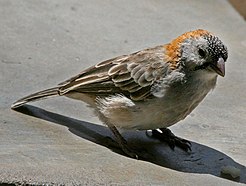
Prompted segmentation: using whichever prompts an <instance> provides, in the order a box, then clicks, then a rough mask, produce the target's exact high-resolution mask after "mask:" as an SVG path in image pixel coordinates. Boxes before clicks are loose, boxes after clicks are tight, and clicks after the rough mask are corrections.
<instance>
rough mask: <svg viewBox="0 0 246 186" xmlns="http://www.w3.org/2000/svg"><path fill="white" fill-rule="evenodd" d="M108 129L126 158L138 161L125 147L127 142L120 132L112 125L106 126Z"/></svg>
mask: <svg viewBox="0 0 246 186" xmlns="http://www.w3.org/2000/svg"><path fill="white" fill-rule="evenodd" d="M108 127H109V129H110V130H111V131H112V133H113V134H114V136H115V138H116V141H117V143H118V144H119V145H120V147H121V149H122V150H123V151H124V153H126V154H127V155H128V156H130V157H132V158H136V159H138V155H137V154H136V153H134V152H132V151H131V150H130V149H129V147H128V146H127V141H126V140H125V139H124V138H123V137H122V136H121V134H120V132H119V131H118V130H117V128H116V127H115V126H114V125H108Z"/></svg>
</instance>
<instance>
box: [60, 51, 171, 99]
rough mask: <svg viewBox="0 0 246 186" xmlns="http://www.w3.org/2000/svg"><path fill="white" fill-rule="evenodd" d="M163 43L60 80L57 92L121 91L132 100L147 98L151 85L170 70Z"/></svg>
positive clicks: (114, 92)
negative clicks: (63, 80) (61, 81)
mask: <svg viewBox="0 0 246 186" xmlns="http://www.w3.org/2000/svg"><path fill="white" fill-rule="evenodd" d="M164 50H165V49H164V47H163V46H158V47H155V48H150V49H146V50H143V51H140V52H136V53H133V54H130V55H124V56H120V57H117V58H113V59H110V60H107V61H103V62H101V63H99V64H97V65H95V66H94V67H91V68H89V69H87V70H85V71H83V72H81V73H80V74H79V75H77V76H75V77H73V78H71V79H69V80H67V81H65V82H63V83H61V84H60V89H59V91H60V94H61V95H62V94H66V93H67V92H70V91H76V92H81V93H89V94H95V95H110V94H116V93H120V94H124V95H125V96H128V97H131V98H132V99H133V100H135V101H141V100H144V99H146V98H149V97H150V96H151V95H152V94H151V86H152V85H153V84H154V83H155V82H156V81H157V80H159V79H160V78H163V77H164V76H166V75H167V74H168V73H170V68H169V63H166V62H165V57H164V53H165V52H164Z"/></svg>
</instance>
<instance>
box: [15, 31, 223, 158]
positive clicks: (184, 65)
mask: <svg viewBox="0 0 246 186" xmlns="http://www.w3.org/2000/svg"><path fill="white" fill-rule="evenodd" d="M226 60H227V49H226V47H225V45H224V44H223V43H222V41H221V40H219V38H218V37H216V36H214V35H213V34H211V33H210V32H208V31H206V30H195V31H191V32H187V33H185V34H183V35H181V36H179V37H177V38H176V39H174V40H173V41H171V42H170V43H169V44H166V45H160V46H156V47H153V48H148V49H145V50H141V51H139V52H135V53H132V54H129V55H123V56H119V57H116V58H113V59H109V60H106V61H103V62H101V63H99V64H97V65H95V66H92V67H90V68H88V69H86V70H84V71H82V72H81V73H80V74H78V75H76V76H74V77H72V78H70V79H68V80H67V81H65V82H62V83H60V84H59V85H58V86H57V87H54V88H51V89H47V90H44V91H40V92H37V93H34V94H31V95H29V96H27V97H24V98H22V99H20V100H18V101H16V102H15V103H14V104H13V105H12V108H13V109H14V108H17V107H20V106H21V105H23V104H25V103H27V102H30V101H35V100H39V99H43V98H47V97H51V96H63V95H64V96H68V97H70V98H75V99H80V100H82V101H84V102H86V103H87V104H89V105H91V107H92V108H94V109H95V110H96V112H97V114H98V116H99V118H100V119H101V120H102V121H103V122H104V123H105V124H106V125H107V126H108V127H109V128H110V129H111V131H112V132H113V133H114V134H115V137H116V140H117V142H118V143H119V145H120V146H121V148H122V150H123V151H124V152H125V153H127V154H128V155H129V156H131V157H136V153H133V152H132V151H131V150H130V149H129V147H127V145H126V142H125V141H124V140H123V137H122V136H121V135H120V133H119V132H118V130H117V128H122V129H129V130H133V129H136V130H147V129H152V130H154V129H157V128H161V131H159V132H157V130H154V133H153V134H157V133H160V134H161V135H164V130H163V129H164V128H166V127H168V126H171V125H173V124H175V123H177V122H178V121H180V120H182V119H184V118H185V117H186V116H187V115H188V114H189V113H190V112H191V111H192V110H193V109H194V108H195V107H196V106H197V105H198V104H199V103H200V102H201V101H202V100H203V98H204V97H205V96H206V95H207V93H208V92H209V91H210V90H211V89H213V88H214V87H215V84H216V81H217V75H220V76H224V75H225V68H224V67H225V61H226ZM161 135H157V136H158V137H159V136H161ZM165 135H169V136H170V137H172V138H174V137H175V136H174V135H170V132H167V133H166V134H165ZM165 139H168V138H167V137H165ZM175 140H176V141H178V142H179V143H178V142H176V144H181V145H179V146H181V147H182V148H184V149H185V150H188V149H190V147H189V144H188V142H187V141H184V140H183V141H182V140H180V138H175V139H172V140H171V141H175Z"/></svg>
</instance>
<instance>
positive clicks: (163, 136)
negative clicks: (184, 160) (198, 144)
mask: <svg viewBox="0 0 246 186" xmlns="http://www.w3.org/2000/svg"><path fill="white" fill-rule="evenodd" d="M152 137H154V138H157V139H159V140H160V141H164V142H166V143H167V144H168V145H169V147H170V148H171V149H172V150H174V148H175V147H179V148H181V149H182V150H184V151H185V152H188V151H191V142H189V141H188V140H186V139H182V138H180V137H177V136H175V135H174V134H173V133H172V132H171V130H169V129H167V128H161V129H156V130H152Z"/></svg>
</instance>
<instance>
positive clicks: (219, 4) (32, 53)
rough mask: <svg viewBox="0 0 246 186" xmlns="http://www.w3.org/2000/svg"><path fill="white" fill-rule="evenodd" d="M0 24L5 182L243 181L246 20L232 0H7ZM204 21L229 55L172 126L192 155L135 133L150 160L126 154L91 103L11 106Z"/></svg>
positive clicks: (1, 173) (0, 165)
mask: <svg viewBox="0 0 246 186" xmlns="http://www.w3.org/2000/svg"><path fill="white" fill-rule="evenodd" d="M0 25H1V26H0V87H1V91H0V94H1V96H0V183H2V184H4V183H5V184H34V185H40V184H48V185H63V184H65V185H78V184H81V185H241V184H245V183H246V168H245V165H246V140H245V139H246V89H245V86H246V83H245V82H246V73H245V69H246V52H245V51H246V34H245V33H246V24H245V21H244V20H243V18H242V17H241V16H240V15H239V14H238V13H237V12H236V11H235V10H234V8H232V7H231V5H230V4H229V3H228V2H227V1H224V0H217V1H213V0H210V1H196V0H188V1H178V0H173V1H168V0H165V1H164V0H162V1H158V0H155V1H147V0H141V1H140V0H139V1H131V0H127V1H109V0H104V1H100V0H88V1H79V0H71V1H67V0H53V1H49V0H43V1H31V0H26V1H21V0H19V1H15V0H0ZM197 28H203V29H207V30H209V31H211V32H213V33H216V35H218V36H219V37H220V38H221V39H222V40H223V41H224V43H226V45H227V46H228V49H229V59H228V63H227V64H226V76H225V78H221V77H219V79H218V85H217V87H216V89H215V90H214V91H213V92H212V93H210V94H209V95H208V96H207V98H206V99H205V101H204V102H203V103H202V104H201V105H199V107H198V108H197V109H196V110H195V111H194V112H193V113H192V114H191V115H190V116H189V117H187V118H186V119H185V120H184V121H182V122H180V123H178V124H176V125H175V126H173V127H171V129H172V131H173V132H174V133H175V134H176V135H178V136H180V137H183V138H186V139H189V140H191V142H192V152H191V153H185V152H183V151H181V150H180V149H178V148H177V149H175V151H172V150H170V149H169V147H168V146H167V145H166V144H163V143H160V142H159V141H157V140H153V139H150V138H148V137H146V135H145V133H144V132H129V133H126V134H125V137H126V138H127V139H128V141H129V143H130V144H131V145H133V146H136V149H137V150H139V151H141V152H142V153H144V155H145V157H146V158H145V160H134V159H131V158H128V157H126V156H125V155H124V154H122V152H121V151H120V150H119V149H118V148H116V147H114V145H115V144H114V143H113V142H112V140H110V138H109V137H112V135H111V133H110V131H109V130H108V129H107V128H106V127H105V126H103V125H102V124H101V123H100V122H99V121H98V119H97V118H96V117H95V116H94V115H93V112H92V111H91V110H90V109H89V108H87V107H86V105H85V104H83V103H80V102H78V101H74V100H70V99H67V98H64V97H60V98H54V99H49V100H44V101H40V102H36V103H32V104H30V105H27V106H25V107H23V108H22V109H21V110H19V112H16V111H13V110H11V109H10V105H11V104H12V103H13V102H14V101H15V100H17V99H18V98H20V97H22V96H25V95H27V94H30V93H33V92H35V91H39V90H42V89H45V88H49V87H52V86H55V85H56V84H58V83H59V82H61V81H63V80H65V79H67V78H69V77H71V76H73V75H75V74H77V73H79V72H80V71H81V70H82V69H84V68H85V67H88V66H91V65H92V64H95V63H97V62H100V61H102V60H105V59H108V58H111V57H115V56H118V55H121V54H127V53H130V52H134V51H137V50H140V49H144V48H146V47H151V46H155V45H159V44H164V43H167V42H169V41H170V40H171V39H173V38H175V37H176V36H178V35H180V34H182V33H183V32H186V31H190V30H193V29H197ZM143 149H144V150H143ZM226 165H231V166H234V167H237V168H238V169H240V170H241V175H240V177H239V178H236V179H232V178H229V177H228V176H226V175H222V174H221V168H222V166H226Z"/></svg>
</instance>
